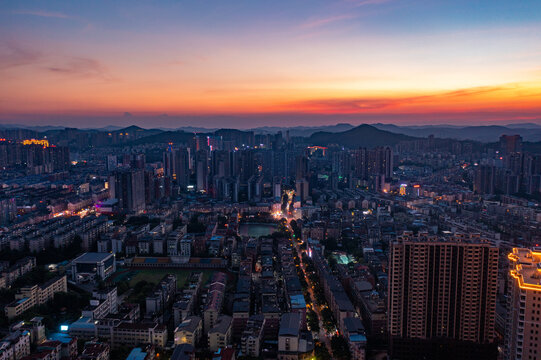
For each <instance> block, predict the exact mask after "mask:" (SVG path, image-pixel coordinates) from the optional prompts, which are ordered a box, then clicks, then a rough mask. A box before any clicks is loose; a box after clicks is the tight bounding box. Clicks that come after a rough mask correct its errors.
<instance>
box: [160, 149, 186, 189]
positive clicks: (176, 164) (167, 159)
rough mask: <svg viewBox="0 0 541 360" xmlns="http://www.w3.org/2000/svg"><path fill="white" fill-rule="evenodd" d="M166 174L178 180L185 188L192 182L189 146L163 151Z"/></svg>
mask: <svg viewBox="0 0 541 360" xmlns="http://www.w3.org/2000/svg"><path fill="white" fill-rule="evenodd" d="M163 167H164V169H163V170H164V174H165V175H166V176H170V177H172V178H173V179H174V180H176V182H177V184H179V186H180V187H181V188H183V189H186V186H188V185H189V183H190V153H189V149H187V148H180V149H172V148H169V149H167V150H166V151H165V152H164V153H163Z"/></svg>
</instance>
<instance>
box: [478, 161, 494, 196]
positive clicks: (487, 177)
mask: <svg viewBox="0 0 541 360" xmlns="http://www.w3.org/2000/svg"><path fill="white" fill-rule="evenodd" d="M495 174H496V168H495V167H494V166H490V165H480V166H478V167H477V168H476V169H475V172H474V175H473V176H474V178H473V191H475V192H476V193H477V194H494V188H495Z"/></svg>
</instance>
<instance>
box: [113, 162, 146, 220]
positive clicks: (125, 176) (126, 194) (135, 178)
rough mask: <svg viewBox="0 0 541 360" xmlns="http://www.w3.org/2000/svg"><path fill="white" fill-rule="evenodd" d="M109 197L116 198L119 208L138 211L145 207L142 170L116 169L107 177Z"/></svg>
mask: <svg viewBox="0 0 541 360" xmlns="http://www.w3.org/2000/svg"><path fill="white" fill-rule="evenodd" d="M109 197H110V198H113V199H117V200H118V206H119V208H120V209H122V210H123V211H126V212H135V213H137V212H139V211H142V210H144V209H145V175H144V171H143V170H117V171H115V172H113V174H112V175H111V176H110V177H109Z"/></svg>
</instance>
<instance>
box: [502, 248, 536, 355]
mask: <svg viewBox="0 0 541 360" xmlns="http://www.w3.org/2000/svg"><path fill="white" fill-rule="evenodd" d="M508 258H509V266H510V268H509V284H508V297H507V322H506V328H505V346H504V358H505V359H506V360H522V359H524V360H526V359H528V360H531V359H539V358H541V334H540V332H541V315H540V313H541V248H539V247H537V248H534V249H524V248H513V251H512V252H511V253H510V254H509V256H508Z"/></svg>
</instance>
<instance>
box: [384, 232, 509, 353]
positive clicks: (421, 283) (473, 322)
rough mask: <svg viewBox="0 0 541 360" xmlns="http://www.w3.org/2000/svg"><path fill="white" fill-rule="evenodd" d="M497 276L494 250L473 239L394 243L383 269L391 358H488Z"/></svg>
mask: <svg viewBox="0 0 541 360" xmlns="http://www.w3.org/2000/svg"><path fill="white" fill-rule="evenodd" d="M497 276H498V248H497V247H495V246H493V245H491V243H490V242H488V241H487V240H483V239H481V238H480V237H479V236H476V235H474V234H470V235H463V234H455V235H453V236H449V237H445V238H444V237H440V236H431V235H428V234H419V235H416V236H414V235H413V234H412V233H409V232H407V233H404V234H403V235H402V236H399V237H397V239H396V240H395V241H394V242H392V244H391V253H390V263H389V309H388V310H389V311H388V319H389V334H390V337H391V352H392V358H397V359H410V358H411V359H419V358H423V356H426V357H428V358H439V356H440V355H441V354H438V353H434V351H436V352H437V351H443V352H444V353H445V351H451V350H452V351H453V352H455V353H454V355H455V356H456V357H454V358H456V359H465V358H484V357H485V356H487V354H489V353H491V351H493V347H492V346H490V344H491V343H492V341H493V338H494V318H495V307H496V290H497ZM436 343H438V346H437V347H434V344H436Z"/></svg>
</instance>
